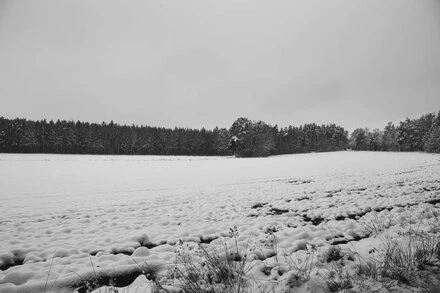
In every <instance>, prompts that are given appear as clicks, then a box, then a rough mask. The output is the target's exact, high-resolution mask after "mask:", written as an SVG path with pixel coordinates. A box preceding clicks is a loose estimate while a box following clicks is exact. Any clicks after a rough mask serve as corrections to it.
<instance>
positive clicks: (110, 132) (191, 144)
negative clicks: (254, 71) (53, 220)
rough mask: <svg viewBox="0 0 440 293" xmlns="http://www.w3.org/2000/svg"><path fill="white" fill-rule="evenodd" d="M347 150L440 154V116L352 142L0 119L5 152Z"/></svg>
mask: <svg viewBox="0 0 440 293" xmlns="http://www.w3.org/2000/svg"><path fill="white" fill-rule="evenodd" d="M345 149H353V150H370V151H426V152H437V153H439V152H440V112H439V113H438V114H437V115H436V114H435V113H430V114H426V115H423V116H421V117H420V118H418V119H409V118H406V120H404V121H401V122H400V123H399V125H394V124H393V123H391V122H390V123H388V124H387V125H386V126H385V127H384V129H383V130H380V129H373V130H372V131H370V130H369V129H368V128H358V129H355V130H354V131H353V132H352V133H351V135H350V137H349V136H348V132H347V131H346V130H345V129H344V128H343V127H341V126H337V125H335V124H328V125H317V124H314V123H311V124H305V125H302V126H299V127H297V126H288V127H284V128H278V126H277V125H275V126H271V125H269V124H266V123H265V122H263V121H252V120H249V119H247V118H238V119H237V120H236V121H235V122H234V123H233V124H232V126H231V127H230V128H229V129H226V128H218V127H216V128H214V129H212V130H207V129H204V128H202V129H187V128H174V129H170V128H161V127H150V126H137V125H132V126H127V125H119V124H115V123H113V121H112V122H110V123H105V122H103V123H101V124H97V123H88V122H81V121H77V122H74V121H65V120H62V121H61V120H57V121H55V122H54V121H49V122H48V121H46V120H39V121H32V120H26V119H20V118H17V119H7V118H4V117H0V152H3V153H55V154H121V155H194V156H196V155H197V156H213V155H233V154H235V155H236V156H237V157H264V156H269V155H277V154H293V153H306V152H327V151H338V150H345Z"/></svg>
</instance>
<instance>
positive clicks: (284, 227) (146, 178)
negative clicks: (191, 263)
mask: <svg viewBox="0 0 440 293" xmlns="http://www.w3.org/2000/svg"><path fill="white" fill-rule="evenodd" d="M439 190H440V157H439V156H438V155H435V154H424V153H381V152H374V153H373V152H349V151H347V152H335V153H312V154H298V155H285V156H275V157H269V158H254V159H236V158H232V157H162V156H93V155H24V154H0V206H1V213H0V268H2V270H0V292H50V291H49V289H48V287H49V285H50V287H51V288H52V291H53V292H63V291H64V292H72V286H74V285H75V284H77V283H78V281H79V280H81V279H86V277H87V276H89V275H92V274H96V273H97V272H98V273H99V274H104V275H105V274H107V275H111V276H117V275H124V274H129V273H130V272H133V271H136V270H137V271H139V270H141V269H143V268H141V266H142V265H143V264H145V263H148V264H157V265H158V266H161V268H162V269H165V267H166V266H167V265H168V264H170V262H171V261H172V260H173V258H175V253H176V247H177V246H178V245H179V243H200V242H211V241H212V242H211V245H215V244H216V243H218V241H220V240H221V238H219V239H217V238H218V237H222V236H227V235H229V232H230V229H231V228H232V227H237V229H238V234H239V242H240V245H241V246H243V247H244V246H245V245H246V242H247V241H249V239H251V242H252V243H251V244H252V245H260V247H261V245H262V244H264V243H267V241H268V238H267V237H268V235H270V233H273V235H276V238H277V246H278V250H280V251H283V253H286V254H288V255H292V254H294V253H296V252H298V251H299V250H303V249H306V247H307V245H311V244H312V245H316V246H318V247H322V246H325V245H328V244H332V243H337V242H341V243H344V241H345V242H347V241H352V240H356V241H353V242H350V243H370V242H371V241H370V242H368V239H363V240H360V238H362V237H364V236H365V226H364V225H363V224H362V222H361V221H359V218H362V219H364V218H368V217H369V216H371V215H372V214H378V215H385V214H393V215H394V216H396V217H398V216H401V217H403V218H405V219H407V218H408V214H407V213H408V208H410V209H412V210H413V211H414V213H415V214H413V216H414V217H417V215H420V214H424V215H426V214H427V211H428V212H431V213H432V212H433V211H432V210H428V209H427V206H431V207H432V206H433V205H432V204H429V203H434V204H435V203H436V200H437V201H438V200H440V193H439ZM426 202H428V203H426ZM424 203H425V204H424ZM395 207H401V208H395ZM434 207H435V206H434ZM391 208H394V209H391ZM410 220H411V219H410ZM216 239H217V240H216ZM358 240H359V241H358ZM356 245H358V244H356ZM365 246H368V245H364V246H362V245H360V247H358V248H359V250H362V249H363V248H364V247H365ZM272 254H273V252H272V250H271V249H270V248H265V249H258V250H255V251H254V256H250V257H253V259H255V261H260V262H261V261H264V260H265V259H266V258H270V257H271V255H272ZM140 264H141V265H140ZM142 277H143V276H140V277H139V278H137V279H136V282H137V284H141V285H140V286H144V287H145V286H150V287H151V286H152V284H151V282H150V281H148V280H146V279H145V277H144V279H142ZM131 281H134V280H131ZM317 282H318V281H317ZM312 283H313V282H312ZM136 286H137V285H136ZM136 286H134V285H132V286H131V288H134V287H136ZM127 290H128V291H129V288H128V287H127ZM128 291H127V292H128ZM103 292H104V291H103ZM121 292H123V291H121Z"/></svg>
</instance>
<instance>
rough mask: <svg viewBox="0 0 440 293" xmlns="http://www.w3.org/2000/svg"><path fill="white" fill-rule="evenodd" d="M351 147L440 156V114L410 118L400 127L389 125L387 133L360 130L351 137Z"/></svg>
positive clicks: (384, 131) (385, 131)
mask: <svg viewBox="0 0 440 293" xmlns="http://www.w3.org/2000/svg"><path fill="white" fill-rule="evenodd" d="M348 147H349V148H351V149H353V150H368V151H405V152H413V151H424V152H432V153H440V111H439V112H438V113H437V115H436V114H435V113H429V114H425V115H422V116H421V117H419V118H417V119H409V118H406V119H405V120H404V121H400V123H399V125H397V126H396V125H394V124H393V123H391V122H389V123H388V124H387V125H386V126H385V128H384V130H379V129H373V130H372V131H370V130H369V129H368V128H357V129H355V130H354V131H353V133H352V134H351V136H350V141H349V144H348Z"/></svg>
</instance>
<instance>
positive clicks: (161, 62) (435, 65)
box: [0, 0, 440, 130]
mask: <svg viewBox="0 0 440 293" xmlns="http://www.w3.org/2000/svg"><path fill="white" fill-rule="evenodd" d="M0 102H1V105H0V116H5V117H8V118H15V117H24V118H29V119H41V118H48V119H57V118H60V119H68V120H70V119H73V120H85V121H91V122H101V121H110V120H114V121H115V122H118V123H121V124H133V123H134V124H147V125H152V126H165V127H174V126H181V127H194V128H200V127H207V128H212V127H214V126H216V125H218V126H220V127H229V126H230V125H231V124H232V122H233V121H234V120H235V119H236V118H237V117H239V116H244V117H248V118H250V119H258V120H263V121H266V122H268V123H270V124H278V125H279V126H287V125H290V124H292V125H299V124H303V123H307V122H317V123H319V124H321V123H337V124H341V125H342V126H344V127H346V128H348V129H349V130H353V129H354V128H355V127H364V126H367V127H370V128H374V127H380V128H382V127H383V126H384V125H385V123H386V122H387V121H395V122H397V121H399V120H401V119H404V118H405V117H407V116H409V117H413V118H415V117H418V116H419V115H421V114H423V113H427V112H433V111H438V110H440V1H439V0H423V1H422V0H420V1H419V0H417V1H416V0H393V1H392V0H369V1H356V0H345V1H338V0H332V1H328V0H322V1H309V0H305V1H294V0H286V1H278V0H265V1H263V0H247V1H246V0H234V1H232V0H231V1H228V0H184V1H183V0H163V1H162V0H160V1H159V0H157V1H153V0H151V1H150V0H142V1H109V0H93V1H89V0H82V1H80V0H71V1H64V0H0Z"/></svg>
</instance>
